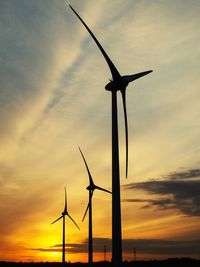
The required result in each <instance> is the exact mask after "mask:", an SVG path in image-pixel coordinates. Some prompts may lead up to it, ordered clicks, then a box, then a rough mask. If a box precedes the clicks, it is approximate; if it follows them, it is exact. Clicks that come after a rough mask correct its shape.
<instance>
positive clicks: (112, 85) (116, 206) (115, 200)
mask: <svg viewBox="0 0 200 267" xmlns="http://www.w3.org/2000/svg"><path fill="white" fill-rule="evenodd" d="M69 6H70V8H71V9H72V11H73V12H74V13H75V15H76V16H77V17H78V18H79V20H80V21H81V22H82V24H83V25H84V26H85V28H86V29H87V31H88V32H89V34H90V35H91V37H92V38H93V40H94V41H95V43H96V45H97V46H98V48H99V49H100V51H101V53H102V54H103V57H104V58H105V60H106V62H107V64H108V66H109V69H110V71H111V74H112V80H110V82H109V83H108V84H107V85H106V86H105V89H106V90H108V91H110V92H111V94H112V98H111V99H112V261H113V263H114V264H115V265H116V266H118V265H119V264H120V263H121V262H122V229H121V201H120V171H119V166H120V164H119V140H118V111H117V92H118V91H120V92H121V94H122V101H123V109H124V121H125V137H126V178H127V176H128V121H127V111H126V87H127V86H128V84H129V83H130V82H132V81H134V80H136V79H138V78H141V77H143V76H144V75H147V74H149V73H151V72H152V70H149V71H144V72H141V73H136V74H133V75H126V76H121V75H120V73H119V71H118V70H117V68H116V67H115V65H114V64H113V62H112V61H111V59H110V58H109V57H108V55H107V53H106V52H105V50H104V49H103V47H102V46H101V44H100V43H99V41H98V40H97V39H96V37H95V36H94V34H93V33H92V31H91V30H90V29H89V27H88V26H87V25H86V23H85V22H84V21H83V19H82V18H81V17H80V16H79V15H78V13H77V12H76V11H75V10H74V9H73V7H72V6H71V5H69Z"/></svg>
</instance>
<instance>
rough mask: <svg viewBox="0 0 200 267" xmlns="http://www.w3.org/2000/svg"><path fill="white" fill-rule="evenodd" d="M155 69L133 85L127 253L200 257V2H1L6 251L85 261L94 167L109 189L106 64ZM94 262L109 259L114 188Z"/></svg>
mask: <svg viewBox="0 0 200 267" xmlns="http://www.w3.org/2000/svg"><path fill="white" fill-rule="evenodd" d="M69 3H70V4H71V5H72V6H73V8H75V10H76V11H77V12H78V13H79V14H80V15H81V17H82V18H83V19H84V20H85V21H86V23H87V24H88V26H89V27H90V28H91V30H92V31H93V32H94V33H95V35H96V37H97V38H98V40H99V41H100V43H101V44H102V46H103V47H104V49H105V50H106V52H107V53H108V55H109V56H110V58H111V59H112V61H113V62H114V64H115V65H116V67H117V68H118V70H119V72H120V73H121V74H122V75H127V74H133V73H136V72H141V71H145V70H149V69H150V70H151V69H152V70H153V72H152V73H151V74H149V75H147V76H145V77H143V78H141V79H139V80H136V81H135V82H134V83H132V84H131V85H129V87H128V89H127V112H128V122H129V175H128V179H126V178H125V138H124V120H123V109H122V101H121V96H120V94H119V96H118V106H119V110H118V111H119V139H120V172H121V200H122V202H121V206H122V234H123V257H124V259H127V260H131V259H133V250H134V247H135V248H136V251H137V258H138V259H152V258H167V257H182V256H188V257H194V258H199V257H200V252H199V245H200V231H199V229H200V220H199V216H200V208H199V207H200V160H199V158H200V138H199V137H200V121H199V118H200V108H199V99H200V90H199V88H200V87H199V86H200V75H199V70H200V61H199V58H200V46H199V43H200V32H199V25H200V16H199V14H200V1H199V0H190V1H186V0H151V1H148V0H124V1H123V2H122V1H121V0H110V1H106V0H98V1H95V5H94V1H92V0H82V1H78V0H71V1H70V2H69V1H64V0H48V1H47V0H42V1H41V0H29V1H27V0H17V1H15V0H1V1H0V32H1V35H0V61H1V65H0V78H1V85H0V145H1V154H0V214H1V220H0V240H1V242H0V260H10V261H60V260H61V252H60V251H61V247H60V245H61V242H62V228H61V227H62V223H61V221H60V222H57V223H55V224H53V225H51V222H53V221H54V220H55V219H57V218H58V217H59V216H60V215H61V212H62V211H63V208H64V187H65V186H66V189H67V197H68V210H69V213H70V215H71V216H72V217H73V219H74V220H75V221H76V222H77V224H78V225H79V226H80V229H81V230H80V231H79V230H78V229H77V228H76V227H74V225H73V224H72V223H71V222H70V221H69V220H67V222H66V242H67V256H66V258H67V261H72V262H74V261H87V236H88V231H87V230H88V229H87V228H88V220H87V218H86V219H85V221H84V222H83V223H82V222H81V221H82V217H83V214H84V211H85V208H86V206H87V201H88V192H87V190H86V187H87V185H88V177H87V172H86V169H85V166H84V163H83V160H82V158H81V155H80V153H79V150H78V146H80V147H81V149H82V151H83V153H84V155H85V157H86V160H87V162H88V165H89V168H90V170H91V173H92V175H93V179H94V182H95V183H96V184H97V185H98V186H101V187H104V188H106V189H108V190H111V105H110V104H111V97H110V93H109V92H108V91H105V89H104V88H105V85H106V84H107V83H108V81H109V79H110V78H111V74H110V71H109V69H108V67H107V64H106V62H105V60H104V58H103V57H102V55H101V53H100V52H99V50H98V49H97V47H96V45H95V43H94V41H93V40H92V39H91V37H90V36H89V35H88V32H87V31H86V30H85V28H84V27H83V25H82V24H81V23H80V21H79V20H78V19H77V17H76V16H75V15H74V13H73V12H72V11H71V10H70V8H69V7H68V4H69ZM93 207H94V209H93V236H94V250H95V254H94V260H95V261H97V260H103V248H104V245H106V246H107V259H110V258H111V253H110V251H111V235H112V234H111V231H112V229H111V196H110V195H109V194H106V193H104V192H95V194H94V197H93Z"/></svg>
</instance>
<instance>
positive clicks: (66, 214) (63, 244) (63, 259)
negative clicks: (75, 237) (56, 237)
mask: <svg viewBox="0 0 200 267" xmlns="http://www.w3.org/2000/svg"><path fill="white" fill-rule="evenodd" d="M61 214H62V215H61V216H60V217H59V218H58V219H57V220H55V221H54V222H52V223H51V224H54V223H55V222H57V221H59V220H60V219H63V243H62V263H65V216H68V217H69V218H70V220H71V221H72V222H73V223H74V224H75V225H76V227H77V228H78V229H79V230H80V228H79V227H78V225H77V224H76V222H75V221H74V220H73V219H72V217H71V216H70V215H69V213H68V211H67V193H66V187H65V206H64V210H63V212H62V213H61Z"/></svg>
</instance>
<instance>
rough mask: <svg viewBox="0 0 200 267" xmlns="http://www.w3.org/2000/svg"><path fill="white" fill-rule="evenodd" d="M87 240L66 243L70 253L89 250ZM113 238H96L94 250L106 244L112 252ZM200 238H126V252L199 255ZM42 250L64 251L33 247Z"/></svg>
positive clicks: (124, 247) (124, 242)
mask: <svg viewBox="0 0 200 267" xmlns="http://www.w3.org/2000/svg"><path fill="white" fill-rule="evenodd" d="M87 242H88V241H87V240H85V241H84V242H83V243H69V244H67V245H66V248H67V251H68V252H69V253H83V252H85V253H86V252H87V249H88V247H87ZM111 243H112V240H111V239H109V238H94V252H103V248H104V246H106V250H107V252H111V248H112V246H111ZM199 245H200V240H193V241H189V240H159V239H124V240H123V251H124V253H126V252H129V253H133V248H137V251H138V254H139V255H140V254H154V255H173V256H174V255H179V256H181V255H182V256H187V255H193V256H196V255H198V247H199ZM31 250H37V251H42V252H58V251H60V252H61V251H62V245H61V244H58V245H55V246H52V247H48V248H32V249H31Z"/></svg>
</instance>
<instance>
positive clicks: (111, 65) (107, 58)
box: [69, 5, 121, 80]
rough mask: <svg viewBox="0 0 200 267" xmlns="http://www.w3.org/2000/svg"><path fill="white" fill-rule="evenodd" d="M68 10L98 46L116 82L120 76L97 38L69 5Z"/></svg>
mask: <svg viewBox="0 0 200 267" xmlns="http://www.w3.org/2000/svg"><path fill="white" fill-rule="evenodd" d="M69 6H70V8H71V9H72V11H73V12H74V13H75V14H76V16H77V17H78V18H79V20H80V21H81V22H82V24H83V25H84V26H85V28H86V29H87V31H88V32H89V34H90V35H91V36H92V38H93V40H94V41H95V43H96V45H97V46H98V48H99V49H100V51H101V53H102V54H103V56H104V58H105V60H106V62H107V64H108V66H109V68H110V71H111V73H112V77H113V80H118V79H120V78H121V75H120V74H119V72H118V70H117V69H116V67H115V65H114V64H113V62H112V61H111V59H110V58H109V57H108V55H107V54H106V52H105V50H104V49H103V47H102V46H101V44H100V43H99V41H98V40H97V38H96V37H95V36H94V34H93V33H92V32H91V30H90V29H89V27H88V26H87V25H86V23H85V22H84V21H83V20H82V18H81V17H80V16H79V15H78V13H77V12H76V11H75V10H74V9H73V7H72V6H71V5H69Z"/></svg>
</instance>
